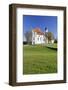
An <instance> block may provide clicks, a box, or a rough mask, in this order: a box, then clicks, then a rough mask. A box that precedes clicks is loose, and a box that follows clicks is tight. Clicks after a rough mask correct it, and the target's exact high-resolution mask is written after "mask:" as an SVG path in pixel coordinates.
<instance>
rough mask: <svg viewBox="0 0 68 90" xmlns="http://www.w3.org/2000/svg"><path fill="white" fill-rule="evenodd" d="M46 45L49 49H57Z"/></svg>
mask: <svg viewBox="0 0 68 90" xmlns="http://www.w3.org/2000/svg"><path fill="white" fill-rule="evenodd" d="M46 47H47V48H49V49H52V50H56V51H57V48H53V47H48V46H46Z"/></svg>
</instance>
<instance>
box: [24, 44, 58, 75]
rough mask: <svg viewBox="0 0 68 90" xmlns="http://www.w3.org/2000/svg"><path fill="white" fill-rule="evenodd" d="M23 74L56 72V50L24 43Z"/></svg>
mask: <svg viewBox="0 0 68 90" xmlns="http://www.w3.org/2000/svg"><path fill="white" fill-rule="evenodd" d="M23 49H24V60H23V74H45V73H56V72H57V51H55V50H52V49H49V48H47V47H46V46H41V45H35V46H32V45H27V46H26V45H24V46H23Z"/></svg>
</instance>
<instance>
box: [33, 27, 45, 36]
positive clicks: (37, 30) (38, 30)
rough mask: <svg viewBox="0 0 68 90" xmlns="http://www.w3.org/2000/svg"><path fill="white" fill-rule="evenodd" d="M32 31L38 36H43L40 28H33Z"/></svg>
mask: <svg viewBox="0 0 68 90" xmlns="http://www.w3.org/2000/svg"><path fill="white" fill-rule="evenodd" d="M33 31H34V32H36V33H37V34H39V35H44V33H43V32H42V31H41V30H40V28H35V29H33Z"/></svg>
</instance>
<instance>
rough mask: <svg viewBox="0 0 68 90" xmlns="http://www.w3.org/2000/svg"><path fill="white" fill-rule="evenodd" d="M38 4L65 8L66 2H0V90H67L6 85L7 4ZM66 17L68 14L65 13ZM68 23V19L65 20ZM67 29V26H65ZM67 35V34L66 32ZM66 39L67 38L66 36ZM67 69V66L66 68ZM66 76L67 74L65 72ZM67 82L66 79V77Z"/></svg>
mask: <svg viewBox="0 0 68 90" xmlns="http://www.w3.org/2000/svg"><path fill="white" fill-rule="evenodd" d="M10 3H21V4H24V3H25V4H40V5H54V6H67V10H68V5H67V3H68V0H0V90H35V89H38V90H51V89H52V90H64V89H65V90H67V89H68V83H66V84H52V85H37V86H27V87H26V86H24V87H22V86H21V87H11V86H9V85H8V77H9V76H8V70H9V45H8V44H9V41H8V40H9V6H8V5H9V4H10ZM67 15H68V12H67ZM67 22H68V18H67ZM67 29H68V26H67ZM67 34H68V32H67ZM67 38H68V36H67ZM67 64H68V61H67ZM67 68H68V66H67ZM67 75H68V72H67ZM67 81H68V77H67Z"/></svg>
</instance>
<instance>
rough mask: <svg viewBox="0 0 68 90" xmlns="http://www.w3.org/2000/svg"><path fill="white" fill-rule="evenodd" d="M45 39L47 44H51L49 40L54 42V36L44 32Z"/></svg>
mask: <svg viewBox="0 0 68 90" xmlns="http://www.w3.org/2000/svg"><path fill="white" fill-rule="evenodd" d="M45 37H46V39H48V43H51V40H54V34H53V33H52V32H46V33H45Z"/></svg>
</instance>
